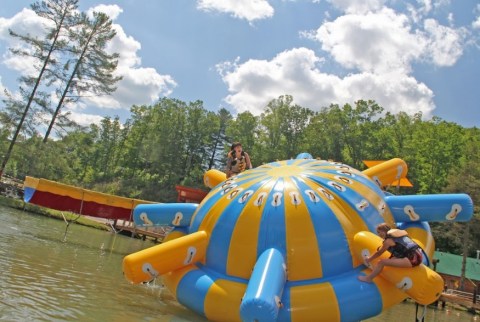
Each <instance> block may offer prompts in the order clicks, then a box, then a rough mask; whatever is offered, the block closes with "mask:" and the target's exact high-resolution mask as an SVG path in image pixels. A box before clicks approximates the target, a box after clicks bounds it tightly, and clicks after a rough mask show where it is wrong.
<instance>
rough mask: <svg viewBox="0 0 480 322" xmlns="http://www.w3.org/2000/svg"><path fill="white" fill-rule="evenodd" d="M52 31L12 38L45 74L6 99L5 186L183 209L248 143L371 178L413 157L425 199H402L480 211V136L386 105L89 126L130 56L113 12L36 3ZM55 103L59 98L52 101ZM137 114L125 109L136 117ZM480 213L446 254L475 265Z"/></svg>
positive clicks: (275, 103) (418, 190)
mask: <svg viewBox="0 0 480 322" xmlns="http://www.w3.org/2000/svg"><path fill="white" fill-rule="evenodd" d="M31 8H32V10H33V11H35V13H36V14H37V15H39V16H40V17H43V18H44V19H46V20H47V21H50V24H46V26H51V27H49V28H47V29H48V30H46V31H45V33H44V35H43V37H33V36H31V35H28V34H19V33H17V32H15V31H13V30H10V36H11V37H15V38H17V39H18V40H19V41H20V42H22V43H24V45H25V47H23V48H24V49H22V47H15V48H10V52H11V54H12V55H17V56H21V57H24V58H25V59H28V60H29V61H32V62H34V63H33V64H32V66H33V68H34V69H35V72H36V73H33V74H31V75H22V76H20V77H19V79H18V91H16V92H9V91H7V90H6V89H5V95H4V96H3V97H4V99H3V100H2V101H3V104H2V105H0V158H1V159H2V164H1V168H0V177H1V176H2V175H9V176H11V177H14V178H17V179H19V180H23V179H24V178H25V176H27V175H28V176H33V177H38V178H45V179H49V180H54V181H59V182H62V183H65V184H70V185H75V186H79V187H84V188H87V189H92V190H96V191H100V192H105V193H110V194H115V195H119V196H125V197H131V198H139V199H145V200H151V201H156V202H172V201H175V200H176V191H175V185H177V184H181V185H185V186H190V187H198V188H203V189H205V188H204V187H203V174H204V172H205V171H206V170H208V169H212V168H214V169H219V170H224V167H225V162H226V154H227V152H228V149H229V147H230V145H231V144H232V142H234V141H239V142H241V143H242V145H243V147H244V149H245V150H246V151H247V152H248V153H249V155H250V156H251V159H252V163H253V166H254V167H256V166H259V165H262V164H264V163H268V162H271V161H275V160H285V159H290V158H295V156H296V155H297V154H299V153H301V152H308V153H310V154H311V155H313V156H314V157H315V158H320V159H326V160H334V161H338V162H343V163H345V164H347V165H350V166H352V167H354V168H357V169H359V170H364V169H365V166H364V163H363V160H388V159H391V158H394V157H398V158H402V159H404V160H405V161H406V163H407V164H408V167H409V171H408V178H409V180H410V181H411V182H412V183H413V188H401V189H399V190H397V189H395V191H392V192H395V193H397V194H436V193H467V194H469V195H470V196H471V197H472V199H473V201H474V204H475V205H478V203H479V201H480V191H479V186H480V131H479V129H477V128H475V127H474V128H464V127H462V126H460V125H458V124H455V123H452V122H448V121H446V120H442V119H440V118H438V117H432V118H429V117H426V116H424V115H422V114H421V113H417V114H414V115H409V114H406V113H404V112H399V113H396V114H394V113H391V112H388V111H387V110H386V109H385V108H383V107H382V106H379V105H378V104H377V103H376V102H375V101H374V100H368V99H365V100H358V101H356V102H354V103H353V104H344V105H343V106H341V105H338V104H331V105H330V106H324V107H319V106H312V107H303V106H299V105H297V104H296V103H295V101H294V97H293V96H292V95H289V94H285V95H282V96H279V97H277V98H275V99H273V100H271V101H270V102H268V104H266V106H264V108H263V112H262V113H261V114H260V115H253V114H252V113H250V112H248V111H246V112H241V113H238V114H232V112H231V111H229V110H227V109H226V108H220V109H218V110H216V111H213V110H212V109H211V108H208V107H205V106H204V105H203V102H202V101H201V100H197V101H193V102H184V101H181V100H179V99H175V98H168V97H163V98H160V99H158V101H156V102H155V103H153V104H152V105H140V106H132V107H130V114H129V116H128V117H127V118H126V120H125V121H123V120H120V118H119V117H104V118H102V120H101V122H99V123H98V124H97V123H95V124H90V125H89V126H86V127H85V126H81V125H79V124H77V123H76V122H74V121H73V120H72V119H71V117H70V115H69V112H68V109H66V108H65V106H72V105H75V104H77V103H79V102H81V101H82V99H84V98H85V97H94V96H106V95H110V94H112V93H113V92H114V91H115V90H116V83H117V82H118V81H120V80H121V77H120V76H118V75H117V74H115V70H116V68H117V65H118V54H116V53H108V52H106V46H107V44H108V42H109V41H111V40H112V39H113V37H115V30H114V29H113V28H112V21H111V20H110V19H109V17H108V16H106V15H105V14H102V13H93V15H91V16H90V15H87V14H86V13H83V12H79V11H78V0H49V1H42V2H34V3H33V4H32V5H31ZM52 93H53V94H52ZM124 108H125V107H124ZM478 213H479V211H478V206H476V207H475V217H474V219H473V220H472V221H471V222H469V223H454V224H450V223H449V224H448V225H447V224H442V223H433V224H432V231H433V234H434V236H435V239H436V242H437V245H436V246H437V249H439V250H442V251H448V252H452V253H455V254H462V253H464V252H468V254H469V255H470V256H475V254H476V250H477V249H480V220H479V215H478Z"/></svg>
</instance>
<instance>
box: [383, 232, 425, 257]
mask: <svg viewBox="0 0 480 322" xmlns="http://www.w3.org/2000/svg"><path fill="white" fill-rule="evenodd" d="M387 238H391V239H393V241H394V242H395V245H394V246H391V247H389V248H388V251H389V252H390V253H391V254H392V257H397V258H404V257H409V256H410V255H411V254H412V253H413V252H414V251H415V250H417V249H418V248H419V246H418V245H417V243H415V242H414V241H413V240H411V239H410V237H408V236H402V237H393V236H389V235H387Z"/></svg>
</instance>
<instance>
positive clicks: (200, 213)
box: [189, 168, 266, 232]
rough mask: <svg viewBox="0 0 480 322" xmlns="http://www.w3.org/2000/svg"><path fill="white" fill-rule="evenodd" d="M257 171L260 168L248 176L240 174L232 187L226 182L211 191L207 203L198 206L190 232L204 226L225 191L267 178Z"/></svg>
mask: <svg viewBox="0 0 480 322" xmlns="http://www.w3.org/2000/svg"><path fill="white" fill-rule="evenodd" d="M257 170H258V168H256V169H253V170H251V172H250V173H249V174H248V175H247V174H240V176H238V177H237V178H236V179H235V180H230V182H231V184H230V185H226V182H227V181H228V180H226V181H224V182H223V183H222V184H219V185H217V186H216V187H215V188H214V189H212V190H211V191H210V194H208V195H207V198H208V199H207V200H206V201H205V202H202V203H200V205H199V206H198V208H197V212H196V213H195V215H194V217H193V220H192V223H191V225H190V229H189V231H190V232H195V231H198V228H199V227H200V225H201V224H202V221H203V220H204V219H205V216H206V215H207V214H208V213H209V212H210V210H211V208H212V207H214V206H215V204H216V203H217V202H218V201H219V200H220V199H221V198H222V197H223V196H224V193H223V192H224V191H231V190H232V189H235V188H232V189H230V188H231V187H233V186H234V187H238V186H240V185H243V184H246V183H248V182H250V181H258V180H259V178H264V177H266V176H265V173H264V172H263V171H260V172H259V173H258V174H256V173H254V172H255V171H257ZM252 173H253V174H255V176H252ZM222 186H223V188H222Z"/></svg>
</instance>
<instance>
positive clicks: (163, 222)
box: [133, 203, 198, 227]
mask: <svg viewBox="0 0 480 322" xmlns="http://www.w3.org/2000/svg"><path fill="white" fill-rule="evenodd" d="M197 207H198V204H196V203H160V204H144V205H138V206H136V207H135V209H134V210H133V221H134V222H135V225H136V226H139V227H148V226H173V227H187V226H189V225H190V220H191V219H192V216H193V213H194V212H195V210H197Z"/></svg>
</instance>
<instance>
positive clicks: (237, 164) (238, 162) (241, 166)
mask: <svg viewBox="0 0 480 322" xmlns="http://www.w3.org/2000/svg"><path fill="white" fill-rule="evenodd" d="M235 155H236V153H235V152H234V151H232V152H229V155H228V157H229V158H230V159H232V161H231V162H230V171H232V172H233V173H240V172H243V171H245V168H246V167H247V162H246V158H245V151H242V153H241V155H240V158H237V157H235Z"/></svg>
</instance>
